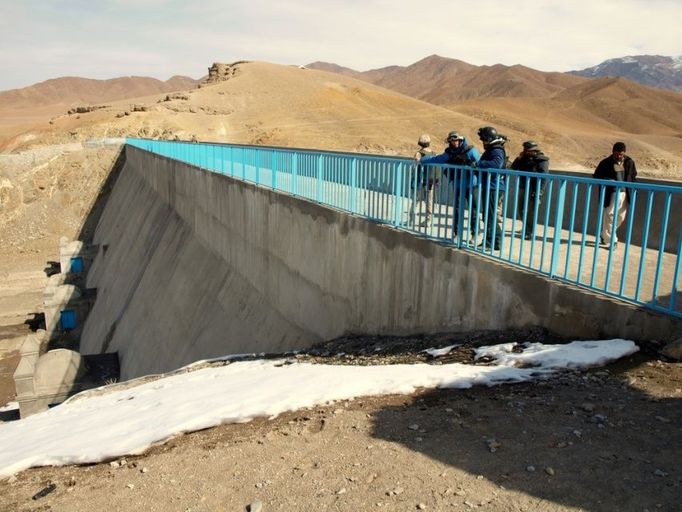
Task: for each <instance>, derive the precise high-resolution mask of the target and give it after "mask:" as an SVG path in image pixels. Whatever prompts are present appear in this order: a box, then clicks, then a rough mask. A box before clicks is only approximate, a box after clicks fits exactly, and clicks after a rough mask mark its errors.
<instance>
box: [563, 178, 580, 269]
mask: <svg viewBox="0 0 682 512" xmlns="http://www.w3.org/2000/svg"><path fill="white" fill-rule="evenodd" d="M572 187H573V189H572V190H573V195H572V198H571V220H570V221H569V225H568V246H567V247H566V264H565V265H564V279H567V280H569V281H570V280H571V278H570V274H569V266H570V261H571V252H573V230H574V229H575V211H576V205H577V204H578V183H577V182H573V183H572Z"/></svg>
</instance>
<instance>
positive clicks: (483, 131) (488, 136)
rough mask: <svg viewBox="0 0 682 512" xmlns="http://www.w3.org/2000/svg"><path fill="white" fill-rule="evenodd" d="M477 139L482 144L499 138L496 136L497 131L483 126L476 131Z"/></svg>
mask: <svg viewBox="0 0 682 512" xmlns="http://www.w3.org/2000/svg"><path fill="white" fill-rule="evenodd" d="M478 138H479V139H481V140H482V141H483V142H491V141H493V140H495V139H497V138H499V135H498V134H497V130H496V129H495V128H493V127H492V126H484V127H482V128H479V129H478Z"/></svg>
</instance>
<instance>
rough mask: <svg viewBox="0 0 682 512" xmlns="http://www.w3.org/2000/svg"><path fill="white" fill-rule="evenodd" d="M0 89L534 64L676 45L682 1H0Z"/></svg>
mask: <svg viewBox="0 0 682 512" xmlns="http://www.w3.org/2000/svg"><path fill="white" fill-rule="evenodd" d="M0 3H1V4H2V11H1V12H2V16H1V17H0V69H2V71H3V72H2V74H0V90H6V89H12V88H17V87H23V86H26V85H30V84H32V83H35V82H39V81H42V80H46V79H48V78H55V77H59V76H83V77H88V78H113V77H117V76H125V75H142V76H153V77H156V78H160V79H164V80H165V79H168V78H169V77H170V76H172V75H176V74H180V75H188V76H191V77H194V78H199V77H201V76H203V75H204V74H206V71H207V68H208V66H210V64H211V63H212V62H214V61H222V62H232V61H235V60H265V61H269V62H276V63H281V64H307V63H309V62H312V61H316V60H321V61H327V62H334V63H337V64H340V65H343V66H347V67H351V68H353V69H357V70H360V71H364V70H367V69H373V68H378V67H383V66H388V65H393V64H397V65H408V64H411V63H413V62H416V61H417V60H419V59H421V58H423V57H426V56H428V55H431V54H434V53H436V54H438V55H441V56H444V57H451V58H456V59H460V60H464V61H466V62H469V63H472V64H477V65H484V64H486V65H491V64H495V63H502V64H507V65H511V64H524V65H527V66H530V67H533V68H536V69H540V70H543V71H567V70H571V69H582V68H585V67H589V66H593V65H595V64H598V63H600V62H602V61H603V60H606V59H608V58H612V57H621V56H625V55H641V54H660V55H671V56H676V55H680V54H682V37H680V29H679V23H680V19H682V0H534V1H533V0H487V1H484V2H477V1H470V2H469V1H468V2H458V1H457V0H432V1H430V2H419V1H406V0H393V1H387V0H362V1H360V0H345V1H333V0H317V1H313V0H239V1H235V0H202V1H201V2H187V1H185V0H0Z"/></svg>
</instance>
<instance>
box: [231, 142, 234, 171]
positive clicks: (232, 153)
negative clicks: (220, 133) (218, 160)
mask: <svg viewBox="0 0 682 512" xmlns="http://www.w3.org/2000/svg"><path fill="white" fill-rule="evenodd" d="M230 176H234V146H230Z"/></svg>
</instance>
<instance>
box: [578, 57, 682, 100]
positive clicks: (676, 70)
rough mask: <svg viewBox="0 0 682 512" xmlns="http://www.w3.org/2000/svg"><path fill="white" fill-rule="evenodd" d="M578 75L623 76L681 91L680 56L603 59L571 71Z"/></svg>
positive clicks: (681, 63)
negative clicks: (584, 67)
mask: <svg viewBox="0 0 682 512" xmlns="http://www.w3.org/2000/svg"><path fill="white" fill-rule="evenodd" d="M571 73H572V74H574V75H578V76H586V77H590V78H597V77H603V76H615V77H623V78H627V79H629V80H632V81H634V82H638V83H640V84H642V85H648V86H650V87H659V88H661V89H670V90H672V91H677V92H682V56H679V57H666V56H663V55H633V56H629V57H619V58H617V59H609V60H605V61H604V62H602V63H601V64H598V65H596V66H593V67H591V68H586V69H581V70H579V71H571Z"/></svg>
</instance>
